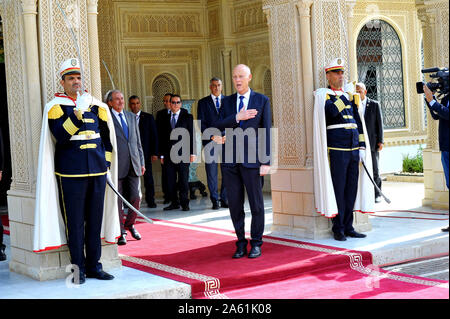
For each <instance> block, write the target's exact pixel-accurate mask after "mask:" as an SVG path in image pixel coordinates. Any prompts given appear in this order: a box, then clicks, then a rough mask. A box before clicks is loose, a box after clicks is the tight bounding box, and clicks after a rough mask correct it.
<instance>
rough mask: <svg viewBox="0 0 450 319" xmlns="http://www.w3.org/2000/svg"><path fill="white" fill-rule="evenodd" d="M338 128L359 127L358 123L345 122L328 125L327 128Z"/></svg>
mask: <svg viewBox="0 0 450 319" xmlns="http://www.w3.org/2000/svg"><path fill="white" fill-rule="evenodd" d="M336 128H347V129H350V128H358V125H357V124H355V123H345V124H334V125H329V126H327V130H334V129H336Z"/></svg>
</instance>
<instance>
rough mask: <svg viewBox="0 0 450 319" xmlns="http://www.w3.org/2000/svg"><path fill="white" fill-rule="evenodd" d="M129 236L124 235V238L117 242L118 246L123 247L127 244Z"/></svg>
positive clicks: (121, 237)
mask: <svg viewBox="0 0 450 319" xmlns="http://www.w3.org/2000/svg"><path fill="white" fill-rule="evenodd" d="M126 237H127V235H125V234H122V236H120V237H119V240H118V241H117V245H119V246H123V245H126V244H127V239H126Z"/></svg>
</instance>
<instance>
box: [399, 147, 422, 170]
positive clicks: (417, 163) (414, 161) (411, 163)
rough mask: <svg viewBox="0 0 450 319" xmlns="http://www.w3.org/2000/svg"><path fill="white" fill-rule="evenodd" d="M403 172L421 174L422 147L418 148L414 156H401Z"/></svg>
mask: <svg viewBox="0 0 450 319" xmlns="http://www.w3.org/2000/svg"><path fill="white" fill-rule="evenodd" d="M403 172H405V173H423V155H422V147H420V148H419V150H418V151H417V154H416V155H415V156H411V155H409V154H407V155H403Z"/></svg>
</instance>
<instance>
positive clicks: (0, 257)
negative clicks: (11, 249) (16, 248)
mask: <svg viewBox="0 0 450 319" xmlns="http://www.w3.org/2000/svg"><path fill="white" fill-rule="evenodd" d="M5 249H6V246H5V245H0V261H4V260H6V254H5Z"/></svg>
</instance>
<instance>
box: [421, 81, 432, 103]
mask: <svg viewBox="0 0 450 319" xmlns="http://www.w3.org/2000/svg"><path fill="white" fill-rule="evenodd" d="M423 92H424V93H425V99H426V100H427V102H428V103H430V102H431V101H433V100H434V96H433V92H431V90H430V88H429V87H428V86H427V85H426V84H425V85H424V86H423Z"/></svg>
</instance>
